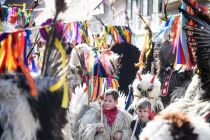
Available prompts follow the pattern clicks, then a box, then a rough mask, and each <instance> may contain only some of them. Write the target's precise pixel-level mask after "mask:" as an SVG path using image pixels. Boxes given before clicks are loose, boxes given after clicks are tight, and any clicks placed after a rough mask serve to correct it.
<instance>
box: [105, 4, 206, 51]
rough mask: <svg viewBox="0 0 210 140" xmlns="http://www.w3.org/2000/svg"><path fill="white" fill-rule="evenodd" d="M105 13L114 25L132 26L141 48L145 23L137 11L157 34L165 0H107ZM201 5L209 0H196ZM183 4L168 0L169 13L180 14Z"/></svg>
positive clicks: (107, 21)
mask: <svg viewBox="0 0 210 140" xmlns="http://www.w3.org/2000/svg"><path fill="white" fill-rule="evenodd" d="M105 1H107V4H106V6H105V13H107V12H108V13H109V14H107V15H104V17H103V19H104V21H105V22H106V23H108V24H112V25H126V26H128V25H129V26H130V28H131V29H132V31H133V32H134V33H135V38H136V41H137V43H136V44H135V45H137V46H138V47H140V48H141V46H142V44H143V39H144V34H145V31H144V26H145V25H144V23H143V22H142V21H141V20H140V19H139V17H138V15H137V13H138V11H139V12H140V13H141V15H142V16H143V18H144V19H145V20H146V22H147V23H148V25H149V26H150V27H151V29H152V32H153V34H156V33H157V32H158V31H159V30H160V28H161V25H162V20H161V17H162V16H163V8H164V7H163V6H164V5H163V0H105ZM196 1H197V2H198V3H199V4H200V5H207V4H208V0H196ZM179 6H181V2H180V0H168V6H167V13H168V15H169V16H170V15H178V14H179V11H178V7H179ZM107 18H108V19H107Z"/></svg>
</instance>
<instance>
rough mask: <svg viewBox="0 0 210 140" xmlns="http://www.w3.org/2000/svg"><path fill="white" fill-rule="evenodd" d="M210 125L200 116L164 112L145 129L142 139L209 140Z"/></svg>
mask: <svg viewBox="0 0 210 140" xmlns="http://www.w3.org/2000/svg"><path fill="white" fill-rule="evenodd" d="M209 131H210V126H209V124H208V123H206V122H204V120H203V119H201V118H199V117H194V118H193V117H190V116H188V114H186V113H180V112H172V113H162V114H160V115H159V116H156V118H155V119H154V120H152V121H150V122H148V123H147V126H146V127H145V128H144V129H143V132H142V133H141V135H140V139H141V140H207V139H210V133H209Z"/></svg>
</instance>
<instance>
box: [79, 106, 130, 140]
mask: <svg viewBox="0 0 210 140" xmlns="http://www.w3.org/2000/svg"><path fill="white" fill-rule="evenodd" d="M131 121H132V117H131V116H130V115H129V114H128V113H127V112H125V111H123V110H120V109H118V108H114V109H112V110H103V124H104V128H103V129H102V131H101V132H97V128H98V126H99V124H100V122H101V110H100V106H99V104H94V105H93V106H92V108H91V109H90V110H88V111H87V112H86V113H85V114H84V116H83V117H82V118H81V119H80V120H79V132H78V139H79V140H114V138H113V135H114V133H116V132H122V138H121V140H128V139H130V137H131V133H132V132H131V129H130V123H131Z"/></svg>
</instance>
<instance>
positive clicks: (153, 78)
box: [150, 75, 155, 84]
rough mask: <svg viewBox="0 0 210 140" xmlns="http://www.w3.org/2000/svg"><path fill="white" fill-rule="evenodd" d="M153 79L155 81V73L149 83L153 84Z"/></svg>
mask: <svg viewBox="0 0 210 140" xmlns="http://www.w3.org/2000/svg"><path fill="white" fill-rule="evenodd" d="M154 81H155V75H154V76H153V77H152V79H151V81H150V83H151V84H153V83H154Z"/></svg>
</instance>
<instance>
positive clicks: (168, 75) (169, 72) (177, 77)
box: [154, 41, 193, 107]
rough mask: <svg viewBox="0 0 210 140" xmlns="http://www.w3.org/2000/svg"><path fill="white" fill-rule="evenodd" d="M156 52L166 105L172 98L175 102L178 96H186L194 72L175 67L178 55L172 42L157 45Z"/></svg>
mask: <svg viewBox="0 0 210 140" xmlns="http://www.w3.org/2000/svg"><path fill="white" fill-rule="evenodd" d="M154 53H155V54H154V56H155V67H156V68H157V74H158V76H157V77H158V78H159V80H160V82H161V92H162V94H161V101H162V102H163V104H164V106H165V107H166V106H168V105H169V104H170V102H171V100H172V102H174V100H175V99H176V98H179V97H183V96H184V93H185V91H186V90H187V87H188V85H189V83H190V82H191V77H192V74H193V73H192V71H187V70H185V71H183V72H180V71H178V70H175V69H174V68H173V64H174V62H175V59H176V56H175V53H173V46H172V44H171V42H169V41H166V42H164V43H163V44H159V45H157V46H156V48H155V51H154ZM171 98H172V99H171Z"/></svg>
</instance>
